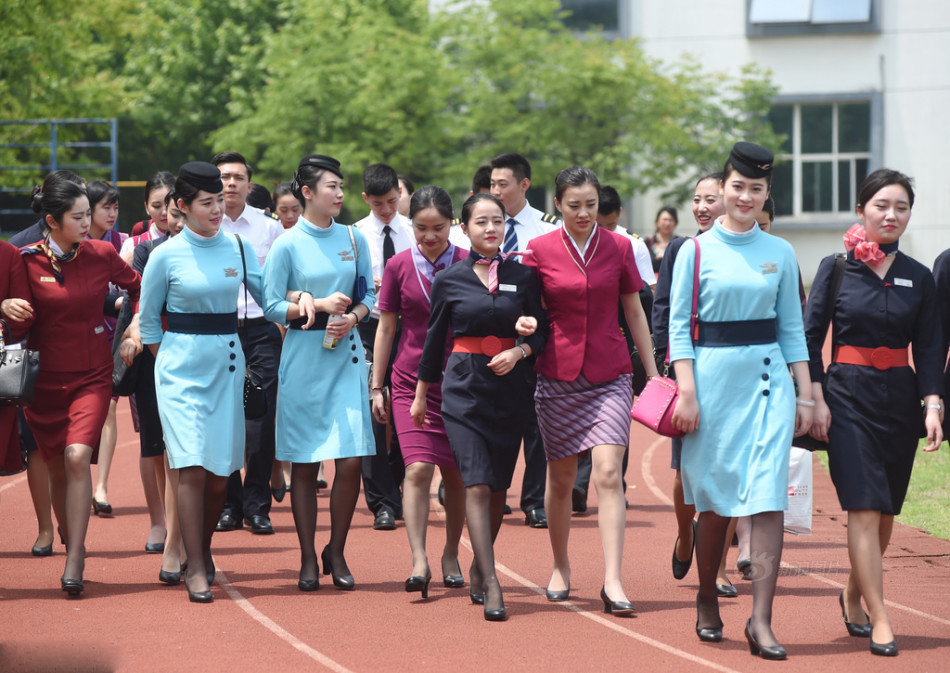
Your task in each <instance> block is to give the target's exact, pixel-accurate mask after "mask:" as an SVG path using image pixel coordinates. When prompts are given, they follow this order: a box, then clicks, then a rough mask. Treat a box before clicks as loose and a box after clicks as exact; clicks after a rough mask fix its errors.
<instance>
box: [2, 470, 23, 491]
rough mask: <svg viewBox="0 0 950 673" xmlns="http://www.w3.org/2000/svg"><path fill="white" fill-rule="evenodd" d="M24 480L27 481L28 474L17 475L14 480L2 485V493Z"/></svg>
mask: <svg viewBox="0 0 950 673" xmlns="http://www.w3.org/2000/svg"><path fill="white" fill-rule="evenodd" d="M24 481H26V474H24V475H23V476H22V477H17V478H16V479H14V480H13V481H8V482H7V483H5V484H4V485H3V486H0V493H3V492H4V491H6V490H7V489H10V488H13V487H14V486H19V485H20V484H22V483H23V482H24Z"/></svg>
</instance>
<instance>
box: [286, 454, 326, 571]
mask: <svg viewBox="0 0 950 673" xmlns="http://www.w3.org/2000/svg"><path fill="white" fill-rule="evenodd" d="M319 469H320V463H293V464H292V466H291V472H290V509H291V511H293V513H294V527H295V528H296V529H297V540H298V541H299V542H300V578H299V579H301V580H314V579H317V573H318V568H317V549H316V547H315V546H314V545H315V543H314V537H315V535H316V532H317V471H318V470H319Z"/></svg>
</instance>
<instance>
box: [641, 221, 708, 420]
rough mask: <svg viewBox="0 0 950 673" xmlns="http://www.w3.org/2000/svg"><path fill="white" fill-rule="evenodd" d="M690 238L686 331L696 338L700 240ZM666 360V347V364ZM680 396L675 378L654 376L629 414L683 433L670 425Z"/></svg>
mask: <svg viewBox="0 0 950 673" xmlns="http://www.w3.org/2000/svg"><path fill="white" fill-rule="evenodd" d="M693 242H694V243H695V244H696V260H695V264H694V266H693V310H692V311H691V312H690V315H689V333H690V336H691V337H692V339H693V340H694V341H695V339H696V329H697V326H698V323H699V241H697V240H695V239H693ZM669 363H670V354H669V349H667V353H666V364H667V365H669ZM679 396H680V389H679V386H678V385H676V381H674V380H673V379H670V378H667V377H665V376H654V377H653V378H652V379H650V380H649V381H647V385H646V388H644V389H643V392H642V393H640V395H638V396H637V399H636V400H634V402H633V407H632V408H631V409H630V418H632V419H633V420H635V421H636V422H637V423H642V424H643V425H645V426H647V427H648V428H650V429H651V430H653V432H655V433H657V434H660V435H663V436H664V437H682V436H683V435H685V434H686V433H685V432H682V431H680V430H677V429H676V428H675V427H674V426H673V410H674V409H676V402H677V400H679Z"/></svg>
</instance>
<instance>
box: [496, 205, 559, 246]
mask: <svg viewBox="0 0 950 673" xmlns="http://www.w3.org/2000/svg"><path fill="white" fill-rule="evenodd" d="M543 215H544V213H542V212H541V211H540V210H538V209H537V208H533V207H532V206H531V204H530V203H528V202H527V201H525V206H524V208H522V209H521V210H520V211H519V212H517V213H515V214H513V215H512V214H510V213H509V214H508V216H507V217H505V232H506V233H507V231H508V220H509V219H513V220H514V221H515V234H516V235H517V236H518V248H517V249H518V250H519V251H522V252H523V251H524V250H526V249H527V248H528V243H530V242H531V239H532V238H535V237H537V236H540V235H541V234H547V233H550V232H552V231H554V230H555V229H557V228H558V227H560V226H561V221H560V220H558V221H557V224H550V223H549V222H545V221H544V220H542V219H541V217H542V216H543Z"/></svg>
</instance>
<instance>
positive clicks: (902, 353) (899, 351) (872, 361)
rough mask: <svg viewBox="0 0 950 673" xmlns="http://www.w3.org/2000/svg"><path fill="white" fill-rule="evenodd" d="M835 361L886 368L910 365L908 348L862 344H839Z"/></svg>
mask: <svg viewBox="0 0 950 673" xmlns="http://www.w3.org/2000/svg"><path fill="white" fill-rule="evenodd" d="M834 361H835V362H841V363H843V364H846V365H863V366H865V367H874V368H875V369H880V370H885V369H890V368H892V367H908V366H910V363H909V362H908V360H907V349H906V348H885V347H884V346H881V347H879V348H863V347H861V346H838V348H837V349H835V357H834Z"/></svg>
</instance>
